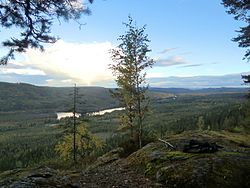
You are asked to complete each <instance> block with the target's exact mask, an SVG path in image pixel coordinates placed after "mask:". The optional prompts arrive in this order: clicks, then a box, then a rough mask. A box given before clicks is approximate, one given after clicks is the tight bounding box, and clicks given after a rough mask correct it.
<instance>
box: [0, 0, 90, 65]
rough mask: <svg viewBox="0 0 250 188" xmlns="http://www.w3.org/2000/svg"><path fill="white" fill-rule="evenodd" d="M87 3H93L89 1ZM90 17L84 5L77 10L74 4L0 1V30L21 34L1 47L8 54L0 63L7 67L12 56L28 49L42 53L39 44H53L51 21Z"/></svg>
mask: <svg viewBox="0 0 250 188" xmlns="http://www.w3.org/2000/svg"><path fill="white" fill-rule="evenodd" d="M89 2H90V3H92V2H93V0H89ZM83 13H85V14H90V10H89V9H88V8H87V7H86V6H85V5H84V6H83V5H82V6H79V2H78V1H75V0H60V1H50V0H43V1H37V0H26V1H21V2H19V1H11V3H10V2H8V1H4V0H1V1H0V15H1V17H0V23H1V26H2V28H5V29H10V28H15V29H16V28H18V29H20V30H21V33H20V36H19V37H18V38H16V37H13V36H11V37H10V39H8V40H6V41H4V42H3V43H2V44H3V46H5V47H8V48H10V51H9V53H8V54H7V55H6V56H4V57H3V58H2V59H1V60H0V65H1V64H7V62H8V60H9V59H10V58H13V57H14V55H13V54H14V52H25V51H26V49H28V48H30V47H31V48H39V49H41V50H44V48H43V45H42V44H43V43H54V42H56V40H57V38H56V37H54V36H52V35H51V26H52V24H53V23H54V22H53V19H63V20H64V21H68V20H71V19H73V20H77V19H79V18H80V16H81V15H82V14H83Z"/></svg>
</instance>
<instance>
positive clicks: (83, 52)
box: [6, 40, 113, 86]
mask: <svg viewBox="0 0 250 188" xmlns="http://www.w3.org/2000/svg"><path fill="white" fill-rule="evenodd" d="M111 48H113V46H112V44H111V43H110V42H103V43H68V42H64V41H62V40H59V41H58V42H56V43H55V44H53V45H51V46H49V47H47V48H45V52H41V51H39V50H34V49H29V50H28V51H27V52H26V53H25V54H24V57H25V61H23V62H21V64H22V65H23V66H24V67H29V69H31V70H33V72H34V70H36V71H37V72H36V73H39V75H41V74H42V73H43V75H46V77H47V79H46V80H47V84H48V85H53V84H56V85H59V86H60V85H65V84H68V85H70V84H73V83H75V82H76V83H78V84H80V85H94V84H95V83H96V82H98V81H109V80H112V74H111V71H110V70H109V69H108V65H109V64H110V63H112V61H111V58H110V54H109V50H110V49H111ZM6 71H8V72H10V71H11V70H10V69H9V70H6ZM12 72H14V70H12ZM19 72H20V71H19ZM23 73H24V74H25V71H24V70H23Z"/></svg>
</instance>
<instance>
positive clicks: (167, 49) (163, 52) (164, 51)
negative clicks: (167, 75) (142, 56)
mask: <svg viewBox="0 0 250 188" xmlns="http://www.w3.org/2000/svg"><path fill="white" fill-rule="evenodd" d="M176 49H178V48H166V49H164V50H162V51H161V52H160V54H165V53H168V52H170V51H173V50H176Z"/></svg>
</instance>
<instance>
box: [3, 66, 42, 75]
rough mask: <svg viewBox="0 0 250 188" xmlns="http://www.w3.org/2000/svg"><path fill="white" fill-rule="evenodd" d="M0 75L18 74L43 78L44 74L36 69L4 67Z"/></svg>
mask: <svg viewBox="0 0 250 188" xmlns="http://www.w3.org/2000/svg"><path fill="white" fill-rule="evenodd" d="M0 73H2V74H19V75H30V76H34V75H41V76H45V75H46V74H45V73H44V72H43V71H41V70H38V69H33V68H21V69H20V68H7V67H4V68H2V69H0Z"/></svg>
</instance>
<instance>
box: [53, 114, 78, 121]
mask: <svg viewBox="0 0 250 188" xmlns="http://www.w3.org/2000/svg"><path fill="white" fill-rule="evenodd" d="M56 115H57V119H58V120H60V119H62V118H65V117H73V115H74V114H73V112H57V113H56ZM80 116H81V114H79V113H76V117H77V118H79V117H80Z"/></svg>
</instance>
